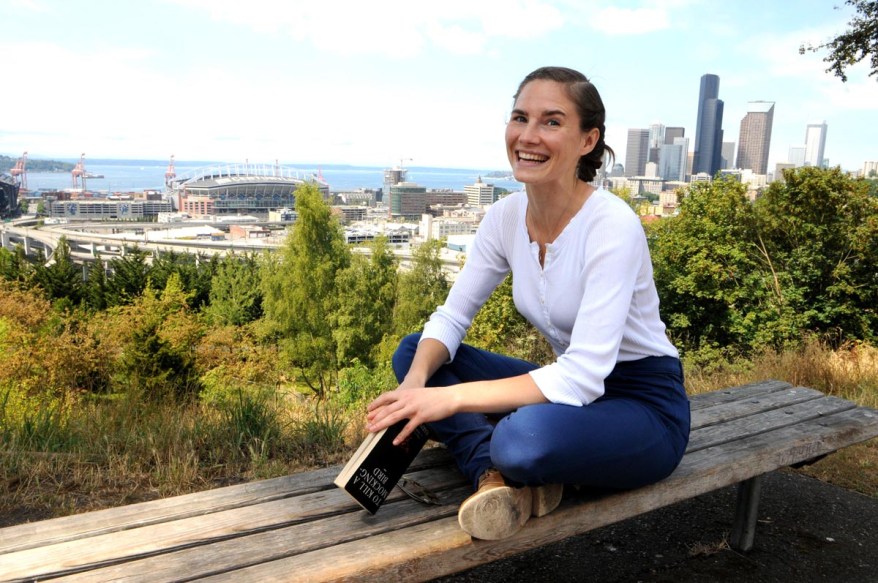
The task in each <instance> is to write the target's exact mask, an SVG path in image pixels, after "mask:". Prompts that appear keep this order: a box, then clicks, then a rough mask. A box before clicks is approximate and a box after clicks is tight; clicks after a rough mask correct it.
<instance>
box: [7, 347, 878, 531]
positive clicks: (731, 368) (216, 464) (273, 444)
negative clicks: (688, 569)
mask: <svg viewBox="0 0 878 583" xmlns="http://www.w3.org/2000/svg"><path fill="white" fill-rule="evenodd" d="M686 374H687V386H688V389H689V391H690V392H691V393H693V394H694V393H700V392H705V391H710V390H714V389H719V388H723V387H728V386H735V385H740V384H744V383H749V382H755V381H759V380H764V379H768V378H774V379H779V380H785V381H788V382H790V383H793V384H796V385H804V386H810V387H814V388H816V389H819V390H822V391H824V392H827V393H831V394H834V395H837V396H840V397H842V398H846V399H850V400H852V401H855V402H857V403H859V404H861V405H866V406H870V407H876V408H878V349H876V348H873V347H870V346H864V345H855V346H849V347H846V348H844V349H843V350H836V351H833V350H830V349H828V348H827V347H825V346H823V345H820V344H818V343H810V344H808V345H806V346H805V347H804V348H802V349H801V350H799V351H794V352H784V353H774V352H768V353H765V354H763V355H760V356H758V357H756V358H754V359H752V360H750V361H746V362H731V363H723V364H722V365H721V366H717V365H716V363H714V364H713V365H712V367H711V370H709V371H708V370H706V369H703V368H698V367H696V366H693V365H691V364H690V365H688V366H687V367H686ZM291 395H293V392H291V393H290V394H287V395H285V396H281V397H279V398H278V399H276V400H273V401H271V402H259V401H257V402H250V403H239V404H238V405H237V408H234V409H232V410H231V412H230V411H225V412H223V411H220V410H217V409H215V408H214V409H212V408H205V407H203V406H198V405H195V404H193V405H191V406H184V407H181V406H174V405H161V404H155V403H152V404H146V403H127V404H126V403H125V402H124V401H112V400H107V401H92V402H86V403H79V404H78V405H76V406H73V407H71V408H70V416H69V417H67V418H66V419H65V422H64V423H63V424H60V425H53V423H55V420H54V417H47V418H45V419H44V420H43V421H45V424H46V427H43V428H42V429H41V430H42V431H45V432H47V433H49V434H51V437H52V441H51V447H50V448H48V449H46V448H43V449H42V450H41V448H40V447H37V446H35V445H34V443H36V442H33V441H32V442H30V444H27V443H24V442H23V441H22V440H21V439H17V438H15V436H14V434H12V433H10V432H9V431H6V433H5V434H4V429H3V427H0V437H2V438H3V439H0V526H5V525H9V524H15V523H18V522H25V521H28V520H34V519H41V518H49V517H51V516H60V515H66V514H72V513H77V512H84V511H88V510H96V509H100V508H106V507H111V506H118V505H122V504H130V503H134V502H141V501H145V500H152V499H157V498H161V497H165V496H173V495H178V494H183V493H188V492H193V491H197V490H204V489H208V488H213V487H217V486H223V485H229V484H234V483H240V482H246V481H251V480H259V479H265V478H271V477H275V476H281V475H287V474H290V473H295V472H300V471H304V470H308V469H313V468H316V467H321V466H326V465H331V464H338V463H342V462H344V460H345V459H346V458H347V456H348V455H349V452H350V451H351V449H352V448H354V447H356V446H357V445H358V444H359V442H360V440H361V439H362V437H363V435H364V433H365V430H364V427H363V424H364V417H363V414H362V407H361V406H360V405H361V404H355V405H350V404H348V406H347V407H345V406H341V405H335V406H333V405H332V404H327V403H324V404H321V405H315V403H314V402H313V401H312V400H310V399H304V398H300V397H296V396H291ZM0 412H2V411H0ZM0 421H2V419H0ZM7 421H8V419H7ZM0 425H2V423H0ZM799 471H802V472H804V473H806V474H808V475H812V476H815V477H817V478H819V479H821V480H825V481H827V482H831V483H833V484H836V485H838V486H841V487H844V488H848V489H853V490H857V491H859V492H862V493H864V494H867V495H870V496H878V440H872V441H870V442H867V443H865V444H860V445H857V446H853V447H849V448H845V449H844V450H842V451H840V452H838V453H836V454H833V455H831V456H829V457H827V458H824V459H823V460H821V461H819V462H818V463H816V464H814V465H812V466H809V467H807V468H804V469H802V470H799ZM711 546H713V545H711Z"/></svg>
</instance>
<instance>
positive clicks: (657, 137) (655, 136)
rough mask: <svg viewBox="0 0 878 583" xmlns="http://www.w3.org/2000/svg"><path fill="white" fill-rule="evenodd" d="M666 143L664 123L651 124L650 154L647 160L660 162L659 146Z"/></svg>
mask: <svg viewBox="0 0 878 583" xmlns="http://www.w3.org/2000/svg"><path fill="white" fill-rule="evenodd" d="M664 143H665V126H664V124H660V123H654V124H651V125H650V126H649V154H648V156H647V159H646V161H647V162H655V163H656V164H658V156H659V148H660V147H661V145H662V144H664Z"/></svg>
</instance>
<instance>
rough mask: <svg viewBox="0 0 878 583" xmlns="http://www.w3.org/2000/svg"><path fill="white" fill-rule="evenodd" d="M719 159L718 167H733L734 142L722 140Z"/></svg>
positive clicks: (724, 168)
mask: <svg viewBox="0 0 878 583" xmlns="http://www.w3.org/2000/svg"><path fill="white" fill-rule="evenodd" d="M719 160H720V162H719V167H720V168H721V169H723V170H726V169H728V168H734V167H735V142H723V146H722V148H720V155H719Z"/></svg>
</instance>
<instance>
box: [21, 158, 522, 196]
mask: <svg viewBox="0 0 878 583" xmlns="http://www.w3.org/2000/svg"><path fill="white" fill-rule="evenodd" d="M63 161H64V162H71V163H75V162H78V160H68V159H65V160H63ZM174 165H175V169H176V173H177V176H178V177H179V176H183V175H185V174H188V173H191V172H194V171H196V170H198V169H199V168H203V167H206V166H218V165H221V164H220V163H217V162H203V161H194V162H187V161H179V160H178V161H175V164H174ZM284 166H285V167H286V168H294V169H296V170H297V171H298V172H299V175H300V176H301V177H302V178H307V177H309V176H311V175H312V174H318V173H319V174H321V175H322V176H323V179H324V180H325V181H326V182H328V183H329V187H330V189H331V190H333V191H344V190H355V189H357V188H381V187H382V186H383V182H384V168H378V167H369V166H349V165H343V164H323V165H314V164H303V165H296V164H287V165H284ZM85 169H86V171H87V172H89V173H90V174H101V175H103V176H104V177H103V178H91V179H88V180H87V183H86V185H87V188H88V190H90V191H94V192H140V191H143V190H164V187H165V171H166V170H167V169H168V163H167V161H160V160H102V159H94V160H88V159H87V160H86V161H85ZM407 170H408V178H407V179H408V181H409V182H417V183H418V184H420V185H421V186H425V187H427V188H434V189H452V190H457V191H461V190H463V187H464V186H466V185H468V184H473V183H475V181H476V179H477V178H478V177H479V176H482V180H483V182H487V183H490V184H494V186H498V187H502V188H506V189H507V190H511V191H514V190H519V189H520V188H521V185H520V184H519V183H518V182H516V181H514V180H501V179H496V178H488V177H486V175H487V174H488V173H489V172H490V170H478V169H464V168H429V167H421V166H412V167H410V168H407ZM27 183H28V188H29V189H30V190H32V191H34V190H63V189H66V188H72V187H73V182H72V177H71V174H70V172H28V174H27Z"/></svg>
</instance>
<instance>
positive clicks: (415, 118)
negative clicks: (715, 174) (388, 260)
mask: <svg viewBox="0 0 878 583" xmlns="http://www.w3.org/2000/svg"><path fill="white" fill-rule="evenodd" d="M837 5H842V6H841V7H840V8H837V7H836V6H837ZM852 15H853V10H852V9H851V8H849V7H847V6H844V5H843V2H842V1H841V0H797V1H795V2H790V1H788V0H758V1H757V0H736V1H735V2H721V1H716V0H631V1H624V2H609V1H604V2H596V1H592V0H441V1H440V0H427V1H425V2H418V1H416V0H372V1H370V2H364V1H363V0H309V1H300V0H246V1H242V0H0V23H2V24H0V26H2V34H0V70H2V71H3V78H2V79H3V81H2V84H3V85H4V87H3V89H2V90H0V154H6V155H8V156H15V157H17V156H19V155H21V153H22V152H24V151H28V152H29V156H30V157H31V158H64V159H70V158H78V157H79V155H80V154H81V153H85V154H86V158H87V159H88V158H119V159H128V158H140V159H155V160H164V159H167V158H168V157H169V156H170V155H175V156H176V159H177V160H211V161H221V162H243V161H249V162H260V163H274V162H275V161H276V160H277V161H280V163H282V164H290V165H295V164H296V163H300V164H351V165H358V166H379V167H389V166H395V165H398V164H403V165H406V166H429V167H445V168H478V169H497V170H504V169H508V167H509V166H508V162H507V159H506V151H505V145H504V141H503V134H504V126H505V123H506V120H507V118H508V116H509V112H510V110H511V108H512V95H513V93H514V92H515V90H516V88H517V86H518V83H519V82H520V80H521V79H522V78H523V77H524V76H525V75H526V74H527V73H529V72H530V71H532V70H533V69H535V68H537V67H540V66H544V65H562V66H567V67H572V68H575V69H578V70H580V71H582V72H583V73H585V74H586V75H587V76H588V77H589V78H590V79H591V80H592V82H593V83H594V84H595V86H596V87H597V88H598V90H599V91H600V93H601V96H602V98H603V100H604V103H605V106H606V109H607V143H608V144H609V145H610V146H611V147H613V149H614V150H615V151H616V154H617V157H618V161H621V162H623V163H624V160H625V146H626V144H625V142H626V138H627V131H628V129H629V128H646V127H648V126H649V125H650V124H653V123H663V124H665V125H667V126H683V127H685V129H686V136H687V137H689V138H690V149H691V148H692V145H693V144H694V138H695V118H696V111H697V102H698V89H699V82H700V78H701V76H702V75H704V74H705V73H712V74H715V75H718V76H719V77H720V94H719V97H720V99H722V100H723V101H724V102H725V114H724V117H723V129H724V131H725V134H724V141H734V142H737V140H738V133H739V130H740V124H741V119H742V118H743V117H744V115H745V114H746V112H747V104H748V102H749V101H759V100H766V101H774V102H775V104H776V105H775V113H774V127H773V132H772V138H771V150H770V155H769V168H773V167H774V164H775V163H777V162H785V161H787V158H788V153H789V148H790V146H796V145H803V143H804V138H805V128H806V126H807V124H809V123H819V122H821V121H826V123H827V124H828V131H827V140H826V151H825V155H826V157H827V158H828V159H829V162H830V164H832V165H840V166H841V167H842V168H843V169H846V170H856V169H858V168H862V167H863V163H864V161H866V160H878V138H876V134H878V77H876V76H872V77H869V76H868V68H867V66H866V65H865V64H863V63H861V64H860V65H858V66H856V67H854V68H853V69H851V70H850V72H849V75H848V76H849V80H848V81H847V83H843V82H842V81H841V80H839V79H838V78H836V77H834V76H833V75H832V74H830V73H827V72H826V71H825V69H826V67H827V65H826V64H825V63H824V62H823V61H822V57H823V56H824V55H823V53H818V54H813V53H806V54H805V55H800V54H799V47H800V45H802V44H803V43H813V44H816V43H820V42H824V41H826V40H829V39H831V38H833V37H834V36H835V35H837V34H838V33H840V32H843V31H844V30H845V29H846V25H847V22H848V21H849V20H850V18H851V16H852Z"/></svg>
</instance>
